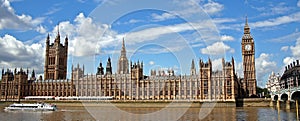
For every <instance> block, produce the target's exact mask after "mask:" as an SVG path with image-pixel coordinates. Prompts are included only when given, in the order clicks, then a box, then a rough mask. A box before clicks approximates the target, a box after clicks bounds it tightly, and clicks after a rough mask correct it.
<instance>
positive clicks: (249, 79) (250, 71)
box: [241, 18, 256, 97]
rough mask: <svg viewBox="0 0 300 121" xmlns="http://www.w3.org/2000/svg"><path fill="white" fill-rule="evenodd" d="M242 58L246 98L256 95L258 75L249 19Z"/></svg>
mask: <svg viewBox="0 0 300 121" xmlns="http://www.w3.org/2000/svg"><path fill="white" fill-rule="evenodd" d="M241 44H242V58H243V71H244V80H243V83H242V84H243V89H244V92H245V96H246V97H250V96H251V95H256V73H255V57H254V56H255V47H254V40H253V38H252V36H251V34H250V27H249V26H248V19H247V18H246V23H245V26H244V35H243V38H242V43H241Z"/></svg>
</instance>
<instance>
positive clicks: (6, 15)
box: [0, 0, 44, 30]
mask: <svg viewBox="0 0 300 121" xmlns="http://www.w3.org/2000/svg"><path fill="white" fill-rule="evenodd" d="M0 4H1V5H0V15H1V18H0V29H18V30H30V29H34V30H37V29H35V28H36V27H39V26H38V25H39V24H41V23H42V22H43V21H44V18H35V19H33V18H32V17H31V16H29V15H25V14H22V15H17V14H15V10H14V9H13V8H12V7H11V5H10V2H9V1H8V0H1V3H0Z"/></svg>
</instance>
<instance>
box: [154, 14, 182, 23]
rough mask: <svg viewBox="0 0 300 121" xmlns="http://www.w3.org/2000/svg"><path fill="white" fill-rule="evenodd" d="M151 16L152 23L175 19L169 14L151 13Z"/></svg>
mask: <svg viewBox="0 0 300 121" xmlns="http://www.w3.org/2000/svg"><path fill="white" fill-rule="evenodd" d="M151 16H152V18H153V19H154V21H164V20H167V19H173V18H175V17H176V16H175V15H173V14H171V13H162V14H161V15H158V14H156V13H153V14H152V15H151Z"/></svg>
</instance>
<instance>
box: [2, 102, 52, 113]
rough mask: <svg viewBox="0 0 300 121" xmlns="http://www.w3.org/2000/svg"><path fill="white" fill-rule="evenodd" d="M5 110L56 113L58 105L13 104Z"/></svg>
mask: <svg viewBox="0 0 300 121" xmlns="http://www.w3.org/2000/svg"><path fill="white" fill-rule="evenodd" d="M5 110H33V111H55V110H56V105H54V104H47V103H34V104H22V103H21V104H17V103H14V104H11V105H9V106H8V107H5Z"/></svg>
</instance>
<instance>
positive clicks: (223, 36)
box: [220, 35, 234, 41]
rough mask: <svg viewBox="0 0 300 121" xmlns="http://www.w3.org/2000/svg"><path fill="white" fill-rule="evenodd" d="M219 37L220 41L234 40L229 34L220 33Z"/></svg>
mask: <svg viewBox="0 0 300 121" xmlns="http://www.w3.org/2000/svg"><path fill="white" fill-rule="evenodd" d="M220 39H221V41H233V40H234V38H233V37H232V36H229V35H222V36H221V38H220Z"/></svg>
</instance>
